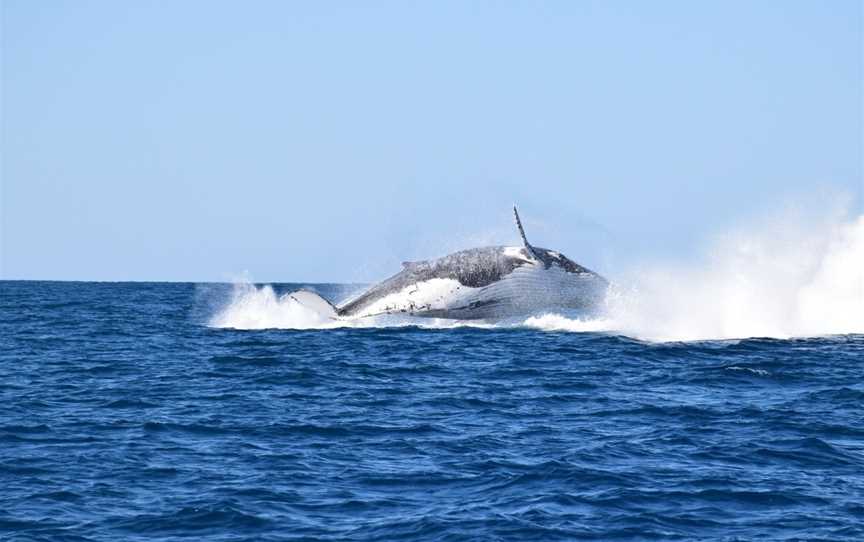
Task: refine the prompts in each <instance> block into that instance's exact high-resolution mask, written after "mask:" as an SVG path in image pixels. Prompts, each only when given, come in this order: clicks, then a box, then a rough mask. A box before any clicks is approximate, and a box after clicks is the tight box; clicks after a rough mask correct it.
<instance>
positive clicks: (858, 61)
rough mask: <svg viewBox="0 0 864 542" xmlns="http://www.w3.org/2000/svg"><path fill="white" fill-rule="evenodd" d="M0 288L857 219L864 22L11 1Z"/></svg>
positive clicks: (836, 5)
mask: <svg viewBox="0 0 864 542" xmlns="http://www.w3.org/2000/svg"><path fill="white" fill-rule="evenodd" d="M0 24H2V28H0V31H2V66H0V69H2V72H0V76H2V89H0V91H2V96H0V100H2V109H0V132H2V133H0V135H2V139H0V159H2V166H0V167H2V179H0V181H2V187H0V188H2V192H0V199H2V201H0V209H2V211H0V212H2V223H0V227H2V230H0V278H3V279H67V280H188V281H213V280H225V279H227V278H231V277H232V276H236V275H237V274H239V273H241V272H243V271H248V272H249V274H250V276H251V277H252V278H254V279H255V280H260V281H309V282H328V281H346V282H362V281H368V280H373V279H376V278H381V277H382V276H385V275H387V274H388V273H389V272H394V271H396V270H398V269H399V262H401V261H403V260H410V259H423V258H429V257H434V256H438V255H443V254H444V253H446V252H450V251H452V250H455V249H458V248H467V247H469V246H474V245H478V244H504V243H513V242H517V241H518V234H517V233H516V230H515V227H514V226H513V223H512V218H511V211H510V207H511V205H512V204H513V203H514V202H515V203H518V204H519V205H520V211H521V214H522V215H523V221H524V222H525V226H526V230H527V233H528V237H529V239H531V240H532V242H533V243H534V244H536V245H539V246H544V247H549V248H555V249H559V250H562V251H563V252H565V254H567V255H569V256H570V257H571V258H573V259H575V260H577V261H579V262H580V263H583V264H584V265H587V266H589V267H594V268H597V269H599V270H602V271H604V272H607V273H609V272H610V267H614V265H615V263H616V262H621V261H625V260H627V259H632V258H640V257H649V256H652V255H657V254H669V255H672V256H675V255H680V254H684V253H687V252H690V251H692V250H694V249H695V247H698V246H699V243H700V242H701V240H702V239H704V238H705V236H707V235H710V234H711V232H716V231H718V229H719V230H722V228H724V227H727V226H728V225H729V224H734V223H735V222H736V221H737V220H741V219H743V218H745V217H748V216H752V215H754V214H758V213H762V212H764V211H765V210H766V209H767V210H770V209H772V208H773V207H775V206H777V205H778V204H779V202H780V201H782V200H784V199H786V198H789V197H792V198H794V197H799V198H804V199H805V201H806V199H807V198H809V197H814V195H817V194H821V193H824V192H831V193H839V194H845V195H846V196H847V197H848V198H850V201H851V205H852V207H853V208H854V209H855V210H856V212H860V209H861V206H862V201H864V196H862V192H864V187H862V176H864V164H862V161H864V160H862V137H864V136H862V122H864V119H862V117H864V105H862V103H864V83H862V56H864V53H862V49H864V45H862V4H861V2H858V1H842V0H838V1H833V2H815V1H814V2H810V1H807V2H804V1H783V2H781V1H763V2H742V1H731V2H684V1H677V2H673V1H657V2H636V1H608V2H589V1H573V2H563V1H562V2H377V1H375V2H277V1H272V2H266V1H250V2H236V1H235V2H217V1H191V0H186V1H180V2H112V1H104V0H103V1H89V2H88V1H76V2H71V1H43V2H27V1H16V0H2V23H0Z"/></svg>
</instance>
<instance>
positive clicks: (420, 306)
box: [289, 206, 609, 320]
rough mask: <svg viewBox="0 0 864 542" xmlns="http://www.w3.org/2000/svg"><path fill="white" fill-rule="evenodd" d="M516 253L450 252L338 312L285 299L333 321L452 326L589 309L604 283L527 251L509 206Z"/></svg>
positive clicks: (301, 297) (320, 302) (309, 299)
mask: <svg viewBox="0 0 864 542" xmlns="http://www.w3.org/2000/svg"><path fill="white" fill-rule="evenodd" d="M513 215H514V217H515V219H516V227H517V228H518V229H519V235H520V236H521V237H522V246H521V247H518V246H493V247H482V248H472V249H468V250H461V251H459V252H454V253H453V254H450V255H448V256H444V257H442V258H438V259H434V260H425V261H418V262H404V263H403V264H402V266H403V269H402V271H400V272H399V273H397V274H395V275H393V276H392V277H390V278H388V279H386V280H384V281H382V282H379V283H378V284H375V285H373V286H371V287H370V288H368V289H367V290H365V291H364V292H362V293H361V294H359V295H357V296H355V297H353V298H351V299H348V300H347V301H346V302H344V303H341V304H340V305H339V306H336V305H334V304H333V303H331V302H330V301H328V300H326V299H324V298H323V297H321V296H320V295H318V294H317V293H315V292H312V291H310V290H298V291H295V292H292V293H291V294H289V296H290V297H291V298H292V299H294V300H295V301H296V302H297V303H299V304H300V305H303V306H305V307H307V308H309V309H311V310H314V311H315V312H317V313H319V314H321V315H322V316H325V317H329V318H332V319H350V318H362V317H368V316H376V315H381V314H407V315H411V316H424V317H430V318H450V319H458V320H472V319H502V318H507V317H511V316H520V315H525V314H530V313H532V312H537V311H540V310H547V309H591V308H592V307H594V306H596V305H597V304H598V303H599V302H600V301H602V299H603V298H604V296H605V292H606V289H607V287H608V285H609V283H608V282H607V281H606V279H604V278H603V277H601V276H600V275H598V274H597V273H595V272H593V271H591V270H589V269H586V268H585V267H582V266H581V265H579V264H577V263H575V262H574V261H572V260H570V259H569V258H567V257H566V256H564V255H563V254H561V253H560V252H556V251H554V250H548V249H545V248H539V247H535V246H532V245H531V244H530V243H529V242H528V239H527V238H526V237H525V230H524V228H523V227H522V221H521V220H520V219H519V212H518V211H517V210H516V207H515V206H514V207H513Z"/></svg>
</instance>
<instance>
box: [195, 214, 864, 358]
mask: <svg viewBox="0 0 864 542" xmlns="http://www.w3.org/2000/svg"><path fill="white" fill-rule="evenodd" d="M707 246H708V250H706V251H705V253H704V254H703V256H702V257H700V258H698V259H696V260H694V261H691V262H675V263H662V262H661V263H656V262H655V263H652V264H645V265H640V266H638V267H637V268H634V269H631V270H628V271H626V272H624V273H621V274H620V275H619V276H617V277H613V278H614V282H615V286H613V287H612V288H610V292H609V295H608V296H607V299H606V303H605V305H606V307H605V311H604V314H602V315H601V316H600V317H597V318H578V317H572V315H564V314H556V313H549V314H540V315H534V316H531V317H529V318H526V319H518V320H515V321H513V320H511V321H508V322H507V323H501V324H487V323H483V322H454V321H450V320H436V319H425V318H411V317H404V316H383V317H371V318H359V319H354V320H339V321H334V320H330V319H328V318H326V317H323V316H321V315H319V314H316V313H315V312H314V311H312V310H310V309H308V308H306V307H303V306H302V305H300V304H298V303H296V302H295V301H293V300H292V299H291V298H290V296H288V295H287V294H286V295H281V296H279V295H277V294H276V293H275V291H274V290H273V288H272V287H270V286H260V287H258V286H255V285H253V284H250V283H248V282H243V281H241V282H238V283H236V284H235V286H234V288H233V292H232V295H231V299H230V300H229V302H228V303H227V304H225V306H224V307H223V308H222V309H221V310H219V311H218V312H217V314H216V315H215V316H213V317H212V319H211V320H210V325H212V326H214V327H229V328H236V329H265V328H285V329H311V328H316V329H327V328H334V327H346V326H350V327H379V326H403V325H419V326H424V327H434V328H450V327H457V326H465V325H470V326H478V327H509V326H523V327H531V328H536V329H543V330H549V331H571V332H598V331H599V332H611V333H620V334H624V335H628V336H631V337H635V338H639V339H644V340H650V341H692V340H711V339H734V338H745V337H777V338H788V337H806V336H820V335H831V334H846V333H864V215H861V216H856V217H850V216H849V215H847V214H842V213H827V214H824V215H823V216H820V217H816V218H813V217H812V216H811V217H809V218H808V217H806V216H805V213H803V212H800V211H786V212H784V213H782V214H779V215H775V216H773V217H771V218H769V219H767V220H762V221H760V222H758V223H755V224H752V225H750V226H749V227H746V228H740V229H737V230H735V231H732V232H729V233H727V234H726V235H723V236H721V237H718V238H717V239H716V240H715V241H714V242H712V243H709V244H708V245H707Z"/></svg>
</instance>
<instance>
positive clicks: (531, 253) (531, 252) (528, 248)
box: [513, 205, 540, 260]
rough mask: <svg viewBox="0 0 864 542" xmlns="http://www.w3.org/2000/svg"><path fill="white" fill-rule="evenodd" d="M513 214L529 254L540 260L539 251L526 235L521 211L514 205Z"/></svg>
mask: <svg viewBox="0 0 864 542" xmlns="http://www.w3.org/2000/svg"><path fill="white" fill-rule="evenodd" d="M513 216H515V217H516V227H517V228H519V235H520V236H522V244H523V245H525V250H526V251H527V252H528V255H529V256H531V257H532V258H534V259H535V260H539V259H540V258H539V257H537V253H536V252H534V247H532V246H531V243H529V242H528V238H526V237H525V229H524V228H522V221H521V220H519V211H517V210H516V206H515V205H514V206H513Z"/></svg>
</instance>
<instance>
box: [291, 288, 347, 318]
mask: <svg viewBox="0 0 864 542" xmlns="http://www.w3.org/2000/svg"><path fill="white" fill-rule="evenodd" d="M288 297H290V298H291V299H293V300H294V301H295V302H296V303H297V304H298V305H300V306H301V307H304V308H307V309H309V310H311V311H314V312H315V313H316V314H318V315H320V316H322V317H324V318H329V319H331V320H336V319H337V318H339V309H337V308H336V306H335V305H333V303H330V302H329V301H327V300H326V299H324V298H323V297H321V296H320V295H318V294H317V293H315V292H313V291H312V290H297V291H296V292H291V293H290V294H288Z"/></svg>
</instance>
